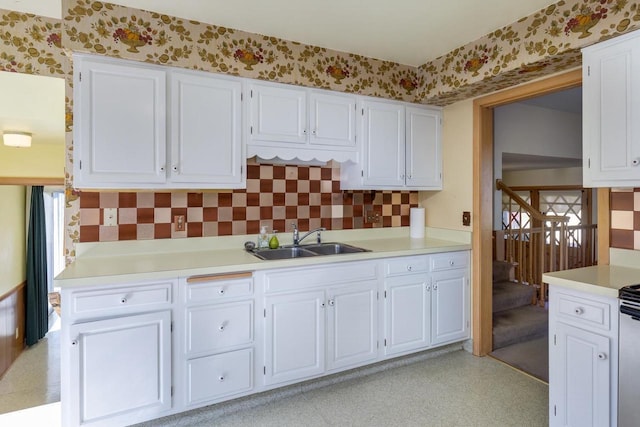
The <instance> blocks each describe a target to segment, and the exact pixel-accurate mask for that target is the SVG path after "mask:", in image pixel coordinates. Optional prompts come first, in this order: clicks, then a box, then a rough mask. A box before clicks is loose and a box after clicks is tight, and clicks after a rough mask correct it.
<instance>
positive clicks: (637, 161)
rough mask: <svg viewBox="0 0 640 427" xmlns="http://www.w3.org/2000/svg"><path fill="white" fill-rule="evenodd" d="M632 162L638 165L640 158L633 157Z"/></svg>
mask: <svg viewBox="0 0 640 427" xmlns="http://www.w3.org/2000/svg"><path fill="white" fill-rule="evenodd" d="M631 164H632V165H633V166H638V165H640V159H639V158H635V159H633V160H632V161H631Z"/></svg>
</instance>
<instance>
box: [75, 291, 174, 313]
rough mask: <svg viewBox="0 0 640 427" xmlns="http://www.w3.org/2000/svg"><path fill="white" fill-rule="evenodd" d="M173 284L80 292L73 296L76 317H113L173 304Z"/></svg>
mask: <svg viewBox="0 0 640 427" xmlns="http://www.w3.org/2000/svg"><path fill="white" fill-rule="evenodd" d="M171 285H172V283H171V282H165V283H157V284H149V285H144V286H136V287H118V288H109V289H104V290H92V291H78V292H74V293H72V294H71V310H72V315H74V317H77V316H83V317H84V316H100V315H105V314H108V315H113V314H118V313H123V312H131V311H132V310H133V311H135V310H141V309H147V308H156V306H157V308H159V307H163V306H165V305H169V304H171Z"/></svg>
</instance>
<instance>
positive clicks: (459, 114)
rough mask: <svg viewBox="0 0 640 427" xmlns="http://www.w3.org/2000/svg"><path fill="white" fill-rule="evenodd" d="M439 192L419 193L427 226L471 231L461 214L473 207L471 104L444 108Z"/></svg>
mask: <svg viewBox="0 0 640 427" xmlns="http://www.w3.org/2000/svg"><path fill="white" fill-rule="evenodd" d="M442 169H443V170H442V177H443V184H442V186H443V189H442V191H424V192H421V193H420V205H421V206H423V207H424V208H425V216H426V219H425V220H426V224H427V226H428V227H436V228H447V229H451V230H464V231H472V227H471V226H469V227H465V226H463V225H462V212H463V211H469V212H472V208H473V101H472V100H466V101H461V102H458V103H455V104H452V105H449V106H447V107H445V108H444V111H443V125H442Z"/></svg>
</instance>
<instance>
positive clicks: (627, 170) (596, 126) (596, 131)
mask: <svg viewBox="0 0 640 427" xmlns="http://www.w3.org/2000/svg"><path fill="white" fill-rule="evenodd" d="M582 55H583V68H582V69H583V79H582V82H583V83H582V84H583V106H582V108H583V118H582V121H583V159H584V162H583V184H584V186H585V187H615V186H618V187H620V186H638V185H640V121H639V120H638V119H637V118H638V115H639V114H640V77H639V76H640V32H634V33H630V34H627V35H624V36H620V37H616V38H614V39H611V40H608V41H606V42H602V43H598V44H596V45H593V46H590V47H588V48H585V49H583V51H582Z"/></svg>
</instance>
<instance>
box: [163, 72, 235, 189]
mask: <svg viewBox="0 0 640 427" xmlns="http://www.w3.org/2000/svg"><path fill="white" fill-rule="evenodd" d="M241 93H242V86H241V83H240V81H236V80H227V79H221V78H215V77H210V76H202V75H197V74H192V73H181V72H175V71H174V72H172V73H171V121H170V124H171V162H170V165H171V170H170V180H171V181H172V182H188V183H191V184H194V183H203V184H204V183H207V184H216V187H218V188H223V187H224V188H237V187H240V186H241V185H242V182H243V180H242V174H241V167H242V163H243V160H244V159H243V157H242V143H241V101H240V96H241Z"/></svg>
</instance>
